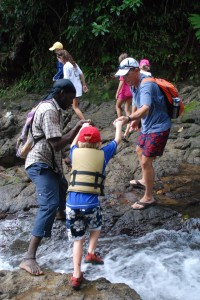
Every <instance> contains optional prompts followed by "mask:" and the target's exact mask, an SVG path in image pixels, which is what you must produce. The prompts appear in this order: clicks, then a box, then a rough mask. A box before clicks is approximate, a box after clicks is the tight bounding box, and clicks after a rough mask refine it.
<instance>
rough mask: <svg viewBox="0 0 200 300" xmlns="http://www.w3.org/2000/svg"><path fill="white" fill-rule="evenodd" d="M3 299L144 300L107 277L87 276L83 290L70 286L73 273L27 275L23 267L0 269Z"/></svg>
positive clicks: (0, 289)
mask: <svg viewBox="0 0 200 300" xmlns="http://www.w3.org/2000/svg"><path fill="white" fill-rule="evenodd" d="M0 278H1V287H0V299H1V300H8V299H11V300H21V299H23V300H30V299H34V300H41V299H44V300H47V299H48V300H63V299H69V300H76V299H77V300H80V299H85V300H97V299H98V300H140V299H141V298H140V296H139V295H138V294H137V293H136V292H135V291H134V290H132V289H131V288H129V287H128V286H127V285H125V284H112V283H110V282H109V281H107V280H106V279H104V278H100V279H98V280H95V281H88V280H86V279H84V282H83V284H82V287H81V289H80V290H79V291H74V290H73V289H72V288H71V287H70V286H69V282H70V275H66V274H59V273H54V272H51V271H46V273H45V275H44V276H38V277H37V276H35V277H34V276H32V277H31V276H27V273H26V272H25V271H23V270H19V271H13V272H9V271H0Z"/></svg>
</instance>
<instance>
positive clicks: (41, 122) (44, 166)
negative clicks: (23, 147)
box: [20, 79, 86, 276]
mask: <svg viewBox="0 0 200 300" xmlns="http://www.w3.org/2000/svg"><path fill="white" fill-rule="evenodd" d="M75 94H76V90H75V87H74V85H73V84H72V83H71V81H70V80H68V79H60V80H57V81H56V82H55V83H54V85H53V88H52V90H51V91H50V93H49V94H48V95H47V96H46V98H45V99H44V101H41V103H40V104H39V107H38V108H37V110H36V112H35V115H34V120H33V123H32V133H33V136H34V139H35V140H37V142H36V143H35V145H34V147H33V148H32V149H31V150H30V152H29V153H28V155H27V158H26V162H25V168H26V171H27V173H28V175H29V177H30V179H31V180H32V182H33V183H34V184H35V186H36V194H37V200H38V203H39V208H38V212H37V216H36V219H35V223H34V226H33V230H32V237H31V240H30V244H29V247H28V251H27V253H26V255H25V257H24V259H23V261H22V262H21V264H20V268H21V269H24V270H26V271H27V272H28V273H30V274H32V275H36V276H37V275H42V274H43V271H42V270H41V268H40V267H39V265H38V263H37V261H36V252H37V249H38V246H39V244H40V242H41V240H42V238H43V237H50V236H51V230H52V227H53V222H54V219H55V216H56V212H57V211H58V210H59V211H61V212H63V211H64V210H65V205H66V204H65V203H66V192H67V188H68V184H67V181H66V179H65V177H64V174H63V167H62V150H63V149H64V147H65V146H66V145H67V144H70V143H71V142H72V140H73V139H74V137H75V136H76V134H77V133H78V131H79V129H80V128H81V126H82V124H83V123H85V122H86V121H85V120H81V121H79V122H78V123H77V124H76V126H75V127H74V128H73V129H71V130H70V131H69V132H68V133H66V134H64V135H62V127H63V121H62V112H61V109H63V110H67V108H69V107H70V106H71V105H72V102H73V99H74V97H75Z"/></svg>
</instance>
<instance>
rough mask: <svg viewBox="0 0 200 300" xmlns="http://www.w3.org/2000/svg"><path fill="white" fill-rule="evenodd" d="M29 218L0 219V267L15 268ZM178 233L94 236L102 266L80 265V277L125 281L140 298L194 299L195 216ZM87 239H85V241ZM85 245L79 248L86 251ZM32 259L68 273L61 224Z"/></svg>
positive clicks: (198, 294)
mask: <svg viewBox="0 0 200 300" xmlns="http://www.w3.org/2000/svg"><path fill="white" fill-rule="evenodd" d="M32 222H33V216H32V217H30V215H22V214H21V215H19V216H18V217H17V218H16V219H12V220H1V221H0V241H1V246H0V268H1V269H3V270H14V269H17V268H18V264H19V262H20V261H21V259H22V257H23V255H24V252H25V251H26V250H27V246H28V244H27V242H28V240H29V238H30V230H31V227H32ZM184 228H185V229H184V230H183V231H179V232H176V231H166V230H157V231H154V232H152V233H149V234H147V235H145V236H143V237H141V238H137V239H136V238H132V237H128V236H115V237H112V238H111V237H109V238H101V239H99V243H98V247H99V250H100V251H101V254H102V255H103V257H104V262H105V264H104V265H103V266H91V265H89V264H84V263H83V265H82V268H83V271H84V272H85V278H86V279H89V280H95V279H97V278H100V277H105V278H106V279H108V280H109V281H111V282H112V283H126V284H127V285H129V286H130V287H131V288H133V289H135V290H136V291H137V292H138V294H139V295H140V297H141V299H142V300H182V299H186V300H199V299H200V232H199V229H200V219H190V220H187V221H186V223H185V227H184ZM86 243H87V242H86ZM86 246H87V245H85V250H86ZM38 262H39V264H40V265H41V266H42V267H43V268H46V267H47V268H49V269H51V270H53V271H55V272H60V273H71V272H72V270H73V266H72V244H71V243H70V242H68V240H67V237H66V236H65V225H64V224H63V225H62V226H60V224H59V223H58V222H56V223H55V226H54V236H53V237H52V239H47V240H45V241H44V242H43V243H42V245H41V246H40V248H39V251H38Z"/></svg>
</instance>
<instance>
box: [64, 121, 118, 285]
mask: <svg viewBox="0 0 200 300" xmlns="http://www.w3.org/2000/svg"><path fill="white" fill-rule="evenodd" d="M115 127H116V133H115V139H114V140H113V141H111V142H110V143H109V144H108V145H106V146H104V147H102V148H100V147H101V144H102V140H101V136H100V132H99V130H98V129H97V128H96V127H93V126H91V125H89V123H86V124H85V125H84V126H82V129H81V130H80V131H79V133H78V134H77V136H76V137H75V139H74V141H73V143H72V145H71V149H70V158H71V161H72V170H71V174H70V181H69V188H68V192H69V193H68V198H67V204H66V216H67V221H66V224H67V233H68V238H69V240H73V241H74V245H73V265H74V272H73V274H72V277H71V286H72V287H73V288H74V289H79V288H80V286H81V283H82V281H83V273H82V272H81V260H82V254H83V244H84V241H85V234H86V230H87V229H88V230H89V232H90V238H89V247H88V253H87V255H86V256H85V260H84V261H85V263H91V264H101V265H102V264H104V262H103V260H102V258H101V257H100V256H99V254H97V253H96V252H95V249H96V245H97V241H98V238H99V235H100V230H101V225H102V214H101V207H100V202H99V199H98V195H102V194H103V187H104V179H105V175H104V174H105V168H106V165H107V164H108V162H109V160H110V159H111V158H112V157H113V155H114V154H115V152H116V149H117V145H118V144H119V142H120V141H121V131H122V122H121V121H119V122H116V123H115Z"/></svg>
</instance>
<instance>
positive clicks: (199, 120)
mask: <svg viewBox="0 0 200 300" xmlns="http://www.w3.org/2000/svg"><path fill="white" fill-rule="evenodd" d="M181 121H182V122H183V123H195V124H200V102H197V101H191V102H190V103H189V104H188V105H186V106H185V109H184V113H183V115H182V117H181Z"/></svg>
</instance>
